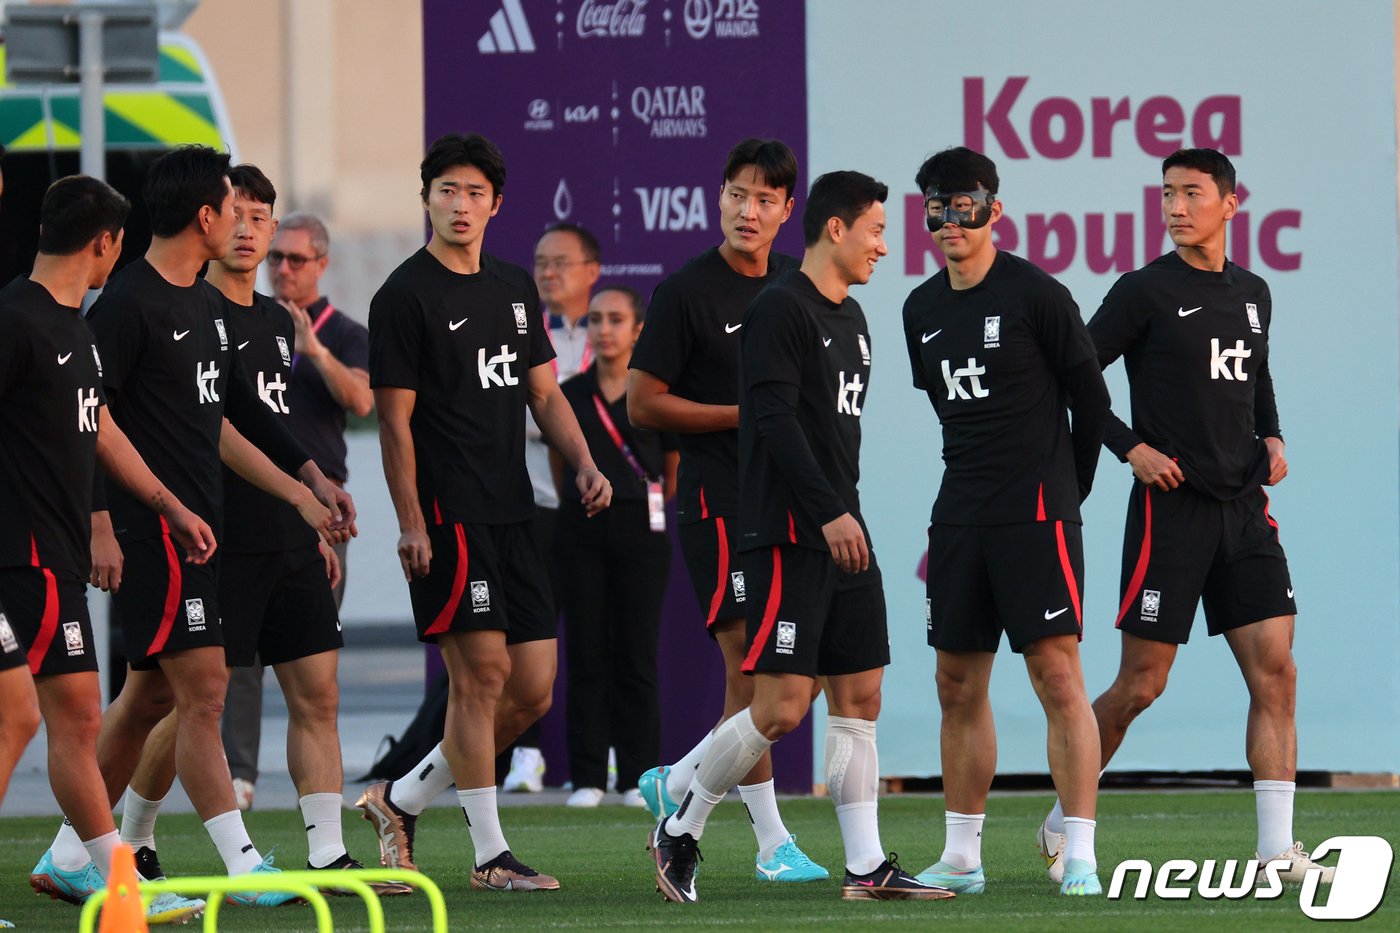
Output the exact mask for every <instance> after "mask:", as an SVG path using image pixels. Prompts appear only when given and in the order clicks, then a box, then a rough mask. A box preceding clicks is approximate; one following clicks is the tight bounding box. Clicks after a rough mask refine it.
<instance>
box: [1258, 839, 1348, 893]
mask: <svg viewBox="0 0 1400 933" xmlns="http://www.w3.org/2000/svg"><path fill="white" fill-rule="evenodd" d="M1254 857H1255V858H1256V859H1258V860H1259V871H1258V872H1257V873H1256V874H1255V876H1254V881H1255V884H1258V883H1259V881H1260V879H1263V878H1265V877H1267V876H1266V875H1265V874H1264V866H1265V865H1267V864H1268V863H1270V862H1277V861H1285V862H1287V863H1288V867H1287V868H1286V869H1284V870H1283V871H1281V872H1279V873H1278V880H1280V881H1282V882H1285V883H1287V884H1302V883H1303V881H1304V879H1306V878H1307V877H1308V870H1309V869H1317V870H1318V871H1321V872H1322V878H1321V879H1320V880H1321V883H1322V884H1331V883H1332V876H1333V875H1334V874H1336V871H1337V870H1336V869H1335V868H1333V867H1332V866H1330V865H1319V864H1318V863H1317V862H1314V861H1313V860H1312V854H1311V853H1310V852H1308V851H1307V850H1306V849H1304V848H1303V844H1302V843H1301V842H1295V843H1293V848H1291V849H1289V850H1288V851H1287V852H1280V853H1279V854H1278V855H1275V856H1274V857H1273V858H1263V857H1262V856H1260V855H1259V854H1258V853H1257V852H1256V853H1255V854H1254Z"/></svg>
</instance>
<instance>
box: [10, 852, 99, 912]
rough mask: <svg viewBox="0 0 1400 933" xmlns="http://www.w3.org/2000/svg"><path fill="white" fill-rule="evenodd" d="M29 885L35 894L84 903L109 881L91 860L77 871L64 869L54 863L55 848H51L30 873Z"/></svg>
mask: <svg viewBox="0 0 1400 933" xmlns="http://www.w3.org/2000/svg"><path fill="white" fill-rule="evenodd" d="M29 886H30V887H31V888H33V889H34V893H35V894H47V895H48V896H49V897H51V898H53V899H54V900H58V901H67V902H68V903H70V904H82V903H83V901H86V900H87V899H88V896H89V895H91V894H92V892H94V891H101V890H102V889H103V888H104V887H106V886H107V883H106V882H105V881H103V880H102V873H101V872H100V871H98V870H97V866H96V865H94V864H93V863H92V861H91V860H89V861H88V863H87V864H86V865H84V866H83V867H82V868H79V869H78V870H77V871H64V870H63V869H61V868H59V867H58V866H57V865H55V864H54V863H53V850H52V849H50V850H48V851H47V852H45V853H44V854H43V855H42V856H41V857H40V858H39V864H37V865H35V866H34V870H33V871H31V872H30V873H29Z"/></svg>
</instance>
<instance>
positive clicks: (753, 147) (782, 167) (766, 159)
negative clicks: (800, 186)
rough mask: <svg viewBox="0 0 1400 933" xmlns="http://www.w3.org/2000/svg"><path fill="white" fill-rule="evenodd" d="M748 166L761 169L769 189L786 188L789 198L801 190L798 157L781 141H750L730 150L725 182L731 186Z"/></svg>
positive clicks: (759, 170) (754, 138) (760, 174)
mask: <svg viewBox="0 0 1400 933" xmlns="http://www.w3.org/2000/svg"><path fill="white" fill-rule="evenodd" d="M746 165H752V166H753V167H754V168H756V169H758V174H759V177H760V178H762V179H763V180H764V181H765V182H767V183H768V185H769V187H772V188H782V189H783V191H785V192H787V196H788V197H789V198H791V197H792V193H793V191H794V190H795V189H796V188H797V156H795V155H793V154H792V150H791V149H789V148H788V145H787V143H785V142H783V141H782V140H778V139H759V138H757V137H750V138H748V139H745V140H743V141H741V142H740V143H739V144H738V145H737V146H735V147H734V148H733V149H730V150H729V158H728V159H726V160H725V162H724V180H725V181H726V182H730V181H733V180H734V176H735V175H737V174H738V173H739V170H740V169H741V168H743V167H744V166H746Z"/></svg>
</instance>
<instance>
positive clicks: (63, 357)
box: [58, 351, 73, 366]
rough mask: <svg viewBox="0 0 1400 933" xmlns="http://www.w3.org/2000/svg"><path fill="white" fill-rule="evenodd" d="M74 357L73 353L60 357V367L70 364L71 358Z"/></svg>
mask: <svg viewBox="0 0 1400 933" xmlns="http://www.w3.org/2000/svg"><path fill="white" fill-rule="evenodd" d="M72 355H73V353H72V351H69V352H68V353H65V354H63V355H62V356H60V357H59V358H58V365H59V366H62V365H63V364H64V363H66V362H68V360H69V358H70V357H72Z"/></svg>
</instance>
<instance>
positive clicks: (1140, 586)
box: [1118, 482, 1298, 645]
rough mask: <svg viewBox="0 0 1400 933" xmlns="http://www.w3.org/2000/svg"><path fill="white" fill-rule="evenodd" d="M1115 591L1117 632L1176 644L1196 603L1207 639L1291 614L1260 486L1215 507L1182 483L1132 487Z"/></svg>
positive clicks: (1282, 562)
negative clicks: (1118, 594)
mask: <svg viewBox="0 0 1400 933" xmlns="http://www.w3.org/2000/svg"><path fill="white" fill-rule="evenodd" d="M1122 590H1123V600H1122V602H1121V603H1120V604H1119V608H1118V628H1119V629H1121V630H1122V631H1124V632H1129V633H1131V634H1133V635H1136V636H1138V637H1139V638H1147V639H1150V640H1152V641H1163V642H1170V643H1172V644H1177V645H1184V644H1186V640H1187V639H1188V638H1189V637H1190V635H1191V623H1192V622H1193V621H1194V620H1195V618H1196V604H1197V602H1203V603H1204V604H1205V610H1206V631H1207V632H1209V633H1210V634H1211V635H1219V634H1221V633H1222V632H1227V631H1229V630H1230V629H1235V628H1240V627H1241V626H1245V625H1249V624H1250V623H1252V622H1259V621H1261V620H1263V619H1272V618H1274V617H1276V616H1291V615H1296V614H1297V612H1298V607H1297V604H1296V603H1295V602H1294V601H1293V579H1292V577H1290V576H1289V575H1288V558H1287V557H1286V556H1285V555H1284V553H1283V545H1282V544H1281V543H1280V542H1279V538H1278V522H1276V521H1274V519H1273V517H1272V516H1270V515H1269V497H1268V495H1267V494H1266V493H1265V492H1264V490H1263V489H1262V488H1259V489H1255V490H1253V491H1251V492H1249V493H1247V494H1246V495H1243V496H1241V497H1240V498H1238V499H1231V500H1229V501H1226V502H1222V501H1220V500H1219V499H1212V498H1211V497H1209V496H1203V495H1201V494H1200V493H1198V492H1195V491H1194V490H1192V489H1191V488H1190V487H1189V486H1178V487H1177V488H1176V489H1173V490H1172V491H1171V492H1162V491H1161V490H1160V489H1150V488H1148V487H1147V486H1145V485H1143V484H1142V483H1139V482H1135V483H1133V489H1132V492H1131V493H1130V494H1129V498H1128V522H1127V528H1126V530H1125V531H1124V532H1123V576H1122Z"/></svg>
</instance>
